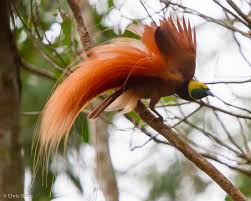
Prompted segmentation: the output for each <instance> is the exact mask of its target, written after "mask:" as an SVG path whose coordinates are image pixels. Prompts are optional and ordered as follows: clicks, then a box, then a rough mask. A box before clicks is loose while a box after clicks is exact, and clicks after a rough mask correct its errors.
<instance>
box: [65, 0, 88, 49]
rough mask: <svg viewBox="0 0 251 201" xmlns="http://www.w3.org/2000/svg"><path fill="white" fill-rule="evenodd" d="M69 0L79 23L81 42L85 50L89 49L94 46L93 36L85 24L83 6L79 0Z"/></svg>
mask: <svg viewBox="0 0 251 201" xmlns="http://www.w3.org/2000/svg"><path fill="white" fill-rule="evenodd" d="M67 1H68V4H69V6H70V8H71V10H72V13H73V15H74V18H75V21H76V24H77V28H78V33H79V37H80V42H81V44H82V46H83V48H84V49H85V50H88V49H89V48H91V46H92V44H91V38H90V35H89V33H88V31H87V28H86V26H85V22H84V19H83V17H82V15H81V8H80V7H79V4H78V1H77V0H67Z"/></svg>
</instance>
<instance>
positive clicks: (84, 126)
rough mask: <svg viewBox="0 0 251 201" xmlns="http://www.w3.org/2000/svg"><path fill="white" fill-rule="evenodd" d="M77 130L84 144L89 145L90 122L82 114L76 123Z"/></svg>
mask: <svg viewBox="0 0 251 201" xmlns="http://www.w3.org/2000/svg"><path fill="white" fill-rule="evenodd" d="M75 129H76V131H77V133H78V134H79V135H80V136H81V139H82V142H84V143H89V140H90V139H89V138H90V136H89V126H88V120H87V117H86V115H85V114H84V113H80V115H79V116H78V117H77V120H76V123H75Z"/></svg>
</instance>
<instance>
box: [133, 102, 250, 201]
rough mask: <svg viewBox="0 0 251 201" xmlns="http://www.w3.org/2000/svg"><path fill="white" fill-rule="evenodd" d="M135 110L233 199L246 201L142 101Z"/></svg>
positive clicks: (218, 172) (240, 193)
mask: <svg viewBox="0 0 251 201" xmlns="http://www.w3.org/2000/svg"><path fill="white" fill-rule="evenodd" d="M135 111H136V112H137V113H138V114H139V116H140V117H141V119H142V120H143V121H145V122H146V123H147V124H148V125H149V126H150V127H151V128H153V129H154V130H156V131H157V132H158V133H159V134H161V135H162V136H163V137H164V138H166V139H167V140H168V141H169V143H170V144H171V145H172V146H174V147H175V148H176V149H177V150H179V151H180V152H181V153H182V154H184V156H185V157H186V158H187V159H188V160H190V161H191V162H193V163H194V164H195V165H196V166H197V167H198V168H199V169H201V170H202V171H203V172H205V173H206V174H207V175H208V176H209V177H211V179H213V180H214V181H215V182H216V183H217V184H218V185H219V186H220V187H221V188H222V189H223V190H224V191H225V192H226V193H227V194H228V195H229V196H230V197H231V198H232V199H233V200H234V201H248V199H247V198H246V197H245V195H243V193H242V192H241V191H240V190H239V189H238V188H236V187H235V186H234V185H233V184H232V183H231V182H230V181H229V180H228V179H227V178H226V177H225V176H224V175H223V174H222V173H221V172H220V171H219V170H217V169H216V168H215V167H214V166H213V165H212V164H211V163H209V161H207V160H206V159H205V158H204V157H203V156H202V155H200V154H199V153H198V152H196V151H195V150H194V149H193V148H192V147H191V146H190V145H189V144H187V143H186V141H185V140H183V139H182V138H181V137H179V135H178V134H177V133H175V132H174V131H173V130H172V129H170V128H169V127H168V126H166V125H165V124H164V123H163V122H162V121H161V120H159V119H156V118H155V116H154V115H153V114H152V113H151V112H150V111H149V110H147V109H146V107H145V105H144V104H143V103H141V102H139V103H138V106H137V108H136V109H135Z"/></svg>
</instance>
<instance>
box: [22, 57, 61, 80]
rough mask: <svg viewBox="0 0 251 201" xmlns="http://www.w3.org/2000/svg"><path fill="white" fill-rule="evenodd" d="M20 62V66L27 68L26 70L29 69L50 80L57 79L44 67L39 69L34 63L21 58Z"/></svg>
mask: <svg viewBox="0 0 251 201" xmlns="http://www.w3.org/2000/svg"><path fill="white" fill-rule="evenodd" d="M21 63H22V68H23V69H24V70H27V71H29V72H31V73H33V74H35V75H39V76H41V77H45V78H47V79H49V80H52V81H56V80H57V79H56V78H55V77H54V75H53V74H52V73H50V72H48V71H46V70H44V69H39V68H38V67H35V66H34V65H32V64H30V63H27V62H26V61H24V60H23V59H22V61H21Z"/></svg>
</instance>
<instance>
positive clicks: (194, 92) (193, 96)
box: [176, 80, 214, 100]
mask: <svg viewBox="0 0 251 201" xmlns="http://www.w3.org/2000/svg"><path fill="white" fill-rule="evenodd" d="M176 93H177V94H178V95H179V96H180V97H181V98H183V99H185V100H197V99H202V98H204V97H206V96H214V95H213V94H212V93H211V91H210V89H209V88H208V86H207V85H205V84H204V83H201V82H197V81H195V80H190V81H189V82H186V83H185V84H183V86H182V87H181V88H180V89H178V90H177V91H176Z"/></svg>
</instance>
